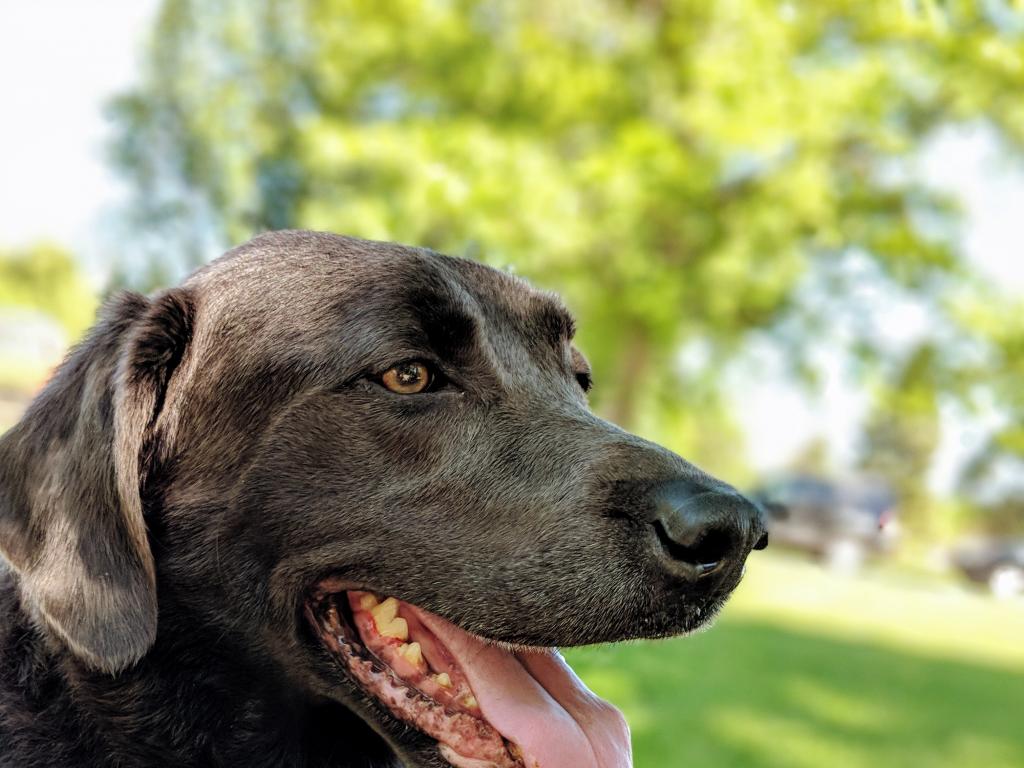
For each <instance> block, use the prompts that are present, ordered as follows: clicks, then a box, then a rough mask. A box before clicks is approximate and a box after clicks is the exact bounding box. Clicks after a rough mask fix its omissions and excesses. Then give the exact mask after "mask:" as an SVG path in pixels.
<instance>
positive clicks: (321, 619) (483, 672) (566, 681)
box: [306, 588, 621, 768]
mask: <svg viewBox="0 0 1024 768" xmlns="http://www.w3.org/2000/svg"><path fill="white" fill-rule="evenodd" d="M306 615H307V618H308V620H309V621H310V623H311V624H312V626H313V628H314V630H315V631H316V633H317V635H318V636H319V638H320V640H321V642H322V643H323V644H324V645H325V646H326V647H327V649H328V651H330V653H331V654H332V655H333V657H334V658H335V659H336V660H337V661H338V662H339V663H340V664H341V665H342V667H343V668H344V669H345V670H346V671H347V672H348V674H349V675H350V676H351V677H352V678H353V679H354V681H355V682H356V684H357V685H358V686H359V687H360V688H362V689H363V691H365V692H366V693H367V694H368V695H369V696H371V697H373V698H374V699H376V700H377V701H379V702H380V703H382V704H383V705H384V706H385V707H386V708H387V709H388V711H390V712H391V714H392V715H393V716H395V717H396V718H398V719H399V720H402V721H404V722H405V723H407V724H409V725H411V726H413V727H414V728H416V729H418V730H420V731H422V732H423V733H425V734H427V735H428V736H429V737H431V738H432V739H434V740H436V741H437V743H438V749H439V751H440V753H441V755H442V757H444V759H445V760H447V761H448V762H449V763H450V764H451V765H453V766H457V768H567V767H568V766H579V765H595V766H603V765H618V764H620V763H619V762H618V756H617V755H616V754H612V753H613V752H614V751H615V750H616V748H617V747H616V745H615V742H614V740H613V739H610V738H609V733H608V731H609V725H610V723H609V718H608V714H609V711H611V712H614V710H613V709H612V708H611V707H610V705H608V704H606V703H605V702H603V701H601V700H600V699H598V698H597V697H596V696H594V695H593V694H592V693H591V692H590V691H589V690H587V688H586V687H585V686H584V685H583V683H582V682H581V681H580V680H579V678H577V677H576V676H575V674H573V672H572V670H571V669H570V668H569V667H568V665H567V664H566V663H565V662H564V661H563V660H562V659H561V657H560V656H559V655H558V653H557V651H556V650H555V649H528V650H511V649H508V648H506V647H502V646H499V645H497V644H495V643H492V642H488V641H486V640H483V639H481V638H478V637H476V636H474V635H471V634H469V633H468V632H465V631H464V630H462V629H459V628H458V627H456V626H455V625H454V624H452V623H450V622H448V621H446V620H445V619H443V618H441V617H440V616H437V615H435V614H432V613H429V612H428V611H425V610H423V609H421V608H417V607H416V606H414V605H412V604H410V603H406V602H403V601H401V600H397V599H396V598H394V597H384V596H382V595H378V594H375V593H373V592H367V591H362V590H348V591H337V592H329V591H324V590H323V589H322V588H321V589H318V590H317V591H316V592H315V593H314V594H313V596H312V597H310V599H309V600H308V601H307V603H306ZM620 722H621V718H618V719H617V721H615V720H614V719H613V722H612V725H611V729H614V725H615V724H617V723H620Z"/></svg>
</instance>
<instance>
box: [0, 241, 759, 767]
mask: <svg viewBox="0 0 1024 768" xmlns="http://www.w3.org/2000/svg"><path fill="white" fill-rule="evenodd" d="M572 338H573V321H572V319H571V318H570V316H569V315H568V313H567V312H566V310H565V309H564V308H563V306H562V305H561V304H560V303H559V302H558V301H557V299H555V298H554V297H553V296H552V295H550V294H547V293H542V292H539V291H536V290H534V289H532V288H530V287H529V286H528V285H527V284H526V283H524V282H523V281H521V280H519V279H517V278H515V277H512V276H510V275H507V274H505V273H502V272H498V271H496V270H492V269H490V268H487V267H484V266H481V265H479V264H476V263H473V262H469V261H464V260H460V259H453V258H448V257H445V256H441V255H438V254H435V253H431V252H427V251H423V250H418V249H411V248H404V247H400V246H395V245H389V244H381V243H370V242H365V241H359V240H354V239H348V238H341V237H336V236H331V235H323V234H313V233H303V232H290V233H275V234H270V235H265V236H262V237H260V238H257V239H256V240H254V241H252V242H250V243H248V244H247V245H245V246H242V247H241V248H238V249H236V250H235V251H232V252H231V253H229V254H228V255H227V256H225V257H224V258H222V259H220V260H219V261H217V262H215V263H213V264H212V265H210V266H209V267H206V268H205V269H203V270H200V271H199V272H197V273H196V274H195V275H193V276H192V278H190V279H189V280H188V281H187V282H186V283H185V284H184V285H183V286H182V287H180V288H177V289H174V290H172V291H170V292H168V293H165V294H163V295H161V296H159V297H157V298H155V299H153V300H147V299H143V298H142V297H138V296H132V295H129V296H124V297H121V298H120V299H118V300H115V301H114V302H112V303H111V304H109V305H108V307H107V308H106V310H105V316H104V318H103V319H102V320H101V322H100V324H99V325H98V326H97V327H96V328H95V329H94V331H93V333H92V334H91V336H90V337H89V339H87V341H85V342H84V343H83V344H82V345H81V346H80V347H79V348H78V349H77V350H76V351H75V352H74V353H73V354H72V355H71V357H70V358H69V360H68V361H67V362H66V363H65V365H64V366H63V367H62V369H61V371H60V372H59V373H58V375H57V376H56V377H55V379H54V380H53V381H52V382H51V383H50V385H49V386H48V387H47V389H46V391H45V392H44V393H43V394H42V395H41V396H40V398H39V399H38V400H37V401H36V403H34V404H33V406H32V407H31V409H30V410H29V412H28V414H27V415H26V417H25V419H24V420H23V421H22V422H21V424H19V425H18V426H17V427H16V428H15V429H13V430H12V431H11V432H10V433H9V434H8V435H7V436H5V437H4V438H3V441H2V442H0V552H2V553H3V555H4V556H5V557H6V559H7V560H8V561H9V562H10V563H11V564H12V566H13V567H14V569H15V570H16V571H17V573H18V574H19V577H20V583H21V587H22V592H23V596H24V599H25V602H26V604H27V605H28V606H29V607H30V609H31V610H32V611H33V612H34V613H35V615H36V617H37V619H38V621H39V623H40V624H41V625H42V626H45V627H47V628H48V630H49V631H52V632H53V633H55V635H56V636H57V637H59V638H60V639H61V641H62V642H64V643H65V644H66V645H67V647H69V648H70V649H71V650H72V651H73V652H74V653H75V654H76V655H77V656H79V657H80V658H81V659H83V660H84V661H85V662H87V663H88V664H90V665H92V666H94V667H97V668H100V669H103V670H107V671H116V670H118V669H121V668H124V667H125V666H128V665H130V664H132V663H134V662H136V661H137V660H138V659H139V658H141V657H142V656H143V655H145V654H146V652H147V650H148V649H149V648H150V646H151V645H152V643H153V642H154V638H155V637H156V636H157V633H158V631H159V632H163V631H164V628H163V627H162V626H159V627H158V620H157V615H158V605H157V592H156V588H157V585H158V584H159V586H160V590H161V595H163V594H164V593H165V592H166V593H167V594H173V596H174V600H175V601H177V602H178V603H180V604H182V605H185V606H186V607H187V608H188V609H189V610H190V611H192V613H193V614H194V615H195V616H196V617H197V618H198V619H199V620H200V621H201V622H202V623H207V624H210V625H211V626H217V627H218V628H219V629H220V631H222V632H223V633H225V634H226V635H227V636H229V637H230V636H237V637H238V638H240V642H239V645H240V647H245V648H248V649H249V652H251V653H253V654H259V655H260V656H261V658H264V659H268V660H273V663H275V664H277V665H279V666H280V668H281V669H282V670H284V672H285V677H286V678H287V679H288V680H290V681H291V682H292V684H294V685H295V686H297V687H300V688H305V689H307V690H308V691H309V693H310V694H311V695H315V696H318V697H325V698H329V699H334V700H336V701H338V702H341V703H343V704H344V705H346V706H348V707H349V708H351V709H353V710H355V711H356V712H357V713H359V714H361V715H362V716H363V717H365V718H367V719H368V720H370V721H371V723H372V724H373V726H374V727H375V728H376V729H377V730H378V731H380V732H381V733H382V734H383V735H384V736H385V738H387V739H388V740H389V741H390V742H391V743H392V745H393V746H394V747H395V748H396V749H398V750H399V751H400V752H401V751H403V750H406V751H407V752H408V753H409V754H411V753H412V752H411V751H413V750H414V747H415V748H419V747H420V746H421V745H422V743H423V742H424V741H426V740H427V736H425V735H424V734H427V735H429V736H431V737H433V740H432V741H430V742H429V743H431V744H435V742H440V745H441V749H442V751H443V754H445V756H446V757H447V759H448V760H449V761H450V762H453V763H454V764H456V765H461V764H465V765H472V764H473V763H472V762H466V761H467V760H468V759H477V760H482V761H484V762H483V763H480V764H488V762H487V761H490V764H494V765H505V764H508V765H520V764H527V765H529V764H530V762H529V761H530V760H540V761H541V762H544V763H545V765H557V762H556V761H557V760H558V759H559V758H558V757H557V755H558V752H557V749H558V748H556V747H555V746H552V744H553V743H554V742H556V741H557V742H561V743H565V744H570V745H571V744H574V743H575V742H572V740H571V739H570V738H569V736H568V735H567V732H566V731H565V729H562V730H561V731H558V730H557V729H555V726H554V725H552V723H551V722H550V720H551V718H555V717H556V715H557V716H559V717H560V716H561V715H562V714H563V713H565V712H568V714H569V718H568V721H572V720H574V719H575V720H576V721H577V723H579V722H582V721H583V720H585V719H586V717H584V716H579V717H577V715H579V714H580V713H579V712H575V714H574V710H573V705H572V704H571V702H569V701H568V700H569V699H572V698H573V697H574V696H575V695H576V693H578V691H579V688H578V685H577V684H576V683H575V682H574V681H573V679H572V677H571V675H570V674H569V673H568V672H567V671H566V670H565V669H564V668H563V667H562V665H561V663H560V662H559V661H558V659H557V657H556V656H554V655H551V654H544V653H538V652H535V651H531V650H529V649H536V648H547V647H551V646H555V645H579V644H587V643H596V642H605V641H614V640H621V639H626V638H637V637H663V636H669V635H675V634H679V633H684V632H687V631H690V630H692V629H694V628H695V627H698V626H700V625H701V624H703V623H704V622H706V621H707V620H708V619H709V618H710V617H712V616H713V615H714V613H715V612H716V610H717V609H718V607H719V606H720V605H721V603H722V602H723V600H724V599H725V598H726V597H727V596H728V594H729V592H730V591H731V590H732V589H733V587H735V585H736V584H737V582H738V581H739V578H740V576H741V572H742V568H743V563H744V560H745V558H746V556H747V554H748V553H749V552H750V550H751V548H754V547H755V546H762V545H763V543H764V540H765V539H764V529H763V526H762V522H761V519H760V516H759V515H758V513H757V510H756V509H755V508H754V507H753V506H752V505H751V504H750V503H749V502H748V501H746V500H745V499H744V498H743V497H742V496H740V495H739V494H738V493H737V492H736V491H735V490H733V489H732V488H730V487H729V486H728V485H726V484H724V483H722V482H720V481H718V480H715V479H714V478H712V477H709V476H708V475H706V474H704V473H703V472H701V471H700V470H698V469H697V468H695V467H694V466H692V465H690V464H688V463H687V462H686V461H684V460H683V459H681V458H679V457H678V456H676V455H674V454H673V453H671V452H669V451H667V450H665V449H663V448H660V447H658V446H656V445H653V444H651V443H649V442H646V441H644V440H641V439H639V438H637V437H635V436H633V435H630V434H628V433H626V432H624V431H622V430H621V429H618V428H617V427H615V426H613V425H611V424H609V423H607V422H605V421H602V420H601V419H599V418H597V417H595V416H594V415H593V414H591V413H590V411H589V410H588V407H587V395H586V391H587V389H589V387H590V373H589V369H588V367H587V363H586V360H585V358H584V357H583V355H582V354H581V353H580V352H579V351H578V350H577V349H576V348H575V347H574V346H573V343H572ZM388 598H391V599H388ZM242 638H244V639H242ZM480 638H483V639H486V641H490V642H486V643H485V642H482V641H481V640H480ZM516 701H519V702H520V703H526V704H528V705H529V706H528V707H527V708H526V709H523V708H522V707H520V708H519V709H517V708H516V707H517V705H516V704H515V702H516ZM509 702H512V703H509ZM529 712H532V713H533V715H532V717H535V718H540V719H541V720H544V719H545V718H547V720H548V722H541V723H540V724H539V725H538V724H537V723H536V722H533V723H531V722H530V718H531V715H529V714H528V713H529ZM524 713H527V714H524ZM584 714H586V713H584ZM592 714H593V712H590V715H592ZM402 721H404V722H407V723H411V724H412V725H414V726H415V727H416V730H414V731H410V730H408V729H404V728H402V727H400V723H401V722H402ZM568 721H567V722H568ZM605 725H607V722H606V723H605ZM545 729H547V730H548V731H551V730H552V729H555V731H554V732H553V733H554V735H551V734H550V733H549V734H548V735H547V736H545V735H544V733H543V732H544V731H545ZM578 730H579V731H580V732H581V733H582V736H581V738H582V739H583V740H584V742H589V743H590V745H591V748H593V749H595V750H598V751H599V750H600V746H599V745H597V746H594V742H595V739H597V740H598V741H599V740H600V738H599V737H596V736H594V733H593V732H588V730H589V731H593V730H594V728H590V727H589V726H588V727H583V726H580V727H579V728H578ZM597 730H600V729H597ZM537 733H540V734H541V735H539V736H538V735H537ZM580 743H582V742H580ZM409 745H413V746H409ZM435 746H436V744H435ZM406 748H408V749H406ZM573 748H574V749H575V748H579V744H578V743H577V744H576V746H575V747H573ZM460 761H462V762H460ZM502 761H505V762H502ZM517 761H519V762H517Z"/></svg>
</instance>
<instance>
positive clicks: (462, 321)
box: [407, 291, 478, 361]
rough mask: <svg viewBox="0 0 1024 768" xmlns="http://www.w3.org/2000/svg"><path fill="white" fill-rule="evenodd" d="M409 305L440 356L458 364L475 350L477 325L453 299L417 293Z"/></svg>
mask: <svg viewBox="0 0 1024 768" xmlns="http://www.w3.org/2000/svg"><path fill="white" fill-rule="evenodd" d="M407 302H408V306H409V308H410V309H411V310H412V314H413V316H414V317H415V318H416V321H417V324H418V325H419V327H420V329H421V330H422V333H423V336H424V337H425V339H424V340H425V341H426V343H427V344H429V345H430V347H431V348H432V349H433V350H434V352H435V353H436V354H438V355H439V356H441V357H443V358H446V359H448V360H452V361H458V360H461V359H463V358H465V357H466V355H467V353H468V352H469V351H470V350H471V349H472V348H473V347H474V346H475V343H476V338H477V333H478V330H477V321H476V320H475V319H474V318H473V317H472V315H471V314H470V313H469V312H467V311H466V310H465V309H464V308H463V307H461V306H459V304H458V303H456V302H455V301H453V300H452V299H451V298H449V297H447V296H444V295H439V294H437V293H434V292H432V291H416V292H414V293H411V294H410V295H409V297H408V299H407Z"/></svg>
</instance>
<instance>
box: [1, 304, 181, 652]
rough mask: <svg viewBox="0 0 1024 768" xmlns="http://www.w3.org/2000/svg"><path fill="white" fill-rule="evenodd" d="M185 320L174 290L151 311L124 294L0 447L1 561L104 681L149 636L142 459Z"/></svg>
mask: <svg viewBox="0 0 1024 768" xmlns="http://www.w3.org/2000/svg"><path fill="white" fill-rule="evenodd" d="M193 313H194V309H193V302H192V300H191V298H190V295H189V294H188V293H187V292H186V291H184V290H181V289H176V290H174V291H171V292H168V293H165V294H163V295H162V296H160V297H158V298H156V299H155V300H153V301H152V302H150V301H149V300H147V299H146V298H144V297H142V296H139V295H137V294H131V293H126V294H122V295H120V296H118V297H116V298H115V299H113V300H111V301H110V302H109V303H108V304H107V305H106V306H105V307H104V309H103V311H102V312H101V315H100V321H99V322H98V323H97V325H96V326H95V327H94V328H93V330H92V331H91V332H90V334H89V336H88V337H87V338H86V339H85V341H84V342H82V343H81V344H80V345H79V346H78V347H77V348H75V350H74V351H73V352H72V353H71V354H70V355H69V356H68V359H67V360H66V361H65V362H64V364H63V365H62V366H61V367H60V369H59V370H58V372H57V373H56V375H55V376H54V378H53V379H52V380H51V381H50V383H49V384H48V385H47V386H46V388H45V389H44V390H43V391H42V393H41V394H40V395H39V397H37V398H36V400H35V401H34V402H33V403H32V405H31V406H30V407H29V409H28V411H27V413H26V414H25V416H24V418H23V419H22V420H21V422H20V423H18V424H17V425H16V426H15V427H14V428H12V429H11V430H10V431H9V432H8V433H7V434H6V435H4V436H3V438H2V439H0V554H2V555H3V557H4V558H5V559H6V560H7V561H8V562H9V563H10V565H11V566H12V567H13V569H14V571H15V572H16V573H17V574H18V577H19V581H20V587H21V594H22V601H23V604H24V605H25V606H26V607H27V609H28V610H29V611H30V612H31V613H32V614H33V616H34V618H35V620H36V621H37V622H39V623H42V624H45V625H46V626H47V627H49V628H50V629H51V630H52V631H53V632H54V633H56V635H57V636H58V637H59V638H61V639H62V640H63V641H64V642H65V643H66V645H67V646H68V647H69V648H70V649H71V650H72V652H74V653H75V654H76V655H77V656H78V657H80V658H81V659H83V660H85V661H86V662H88V663H89V664H90V665H91V666H93V667H96V668H98V669H101V670H104V671H107V672H115V671H117V670H120V669H123V668H125V667H126V666H128V665H130V664H132V663H134V662H136V661H137V660H138V659H139V658H141V657H142V656H143V654H145V653H146V651H147V650H148V649H149V647H150V646H151V645H152V643H153V640H154V639H155V637H156V624H157V603H156V584H155V575H154V567H153V556H152V554H151V552H150V548H149V542H148V538H147V534H146V524H145V521H144V519H143V512H142V501H141V497H140V478H141V477H142V475H143V473H144V472H145V471H146V466H145V461H146V460H144V459H143V458H142V454H143V452H144V449H145V448H146V446H147V445H149V444H150V443H151V442H152V441H153V440H154V439H155V435H156V432H157V430H158V429H159V427H160V424H159V422H160V414H161V411H162V409H163V405H164V398H165V395H166V392H167V386H168V382H169V381H170V379H171V376H172V374H173V373H174V370H175V368H176V367H177V365H178V363H179V362H180V361H181V359H182V356H183V355H184V354H185V351H186V349H187V347H188V344H189V340H190V338H191V332H192V323H193ZM147 452H148V451H147Z"/></svg>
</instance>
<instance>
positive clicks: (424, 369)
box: [380, 360, 434, 395]
mask: <svg viewBox="0 0 1024 768" xmlns="http://www.w3.org/2000/svg"><path fill="white" fill-rule="evenodd" d="M380 382H381V384H383V385H384V386H385V388H387V389H389V390H391V391H392V392H394V393H396V394H399V395H416V394H419V393H420V392H425V391H426V390H427V389H429V388H430V385H431V384H432V383H433V382H434V374H433V372H432V371H431V370H430V368H429V367H428V366H427V365H426V363H421V362H419V361H418V360H413V361H412V362H408V363H400V364H398V365H396V366H395V367H394V368H389V369H388V370H386V371H384V374H383V375H382V376H381V377H380Z"/></svg>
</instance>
